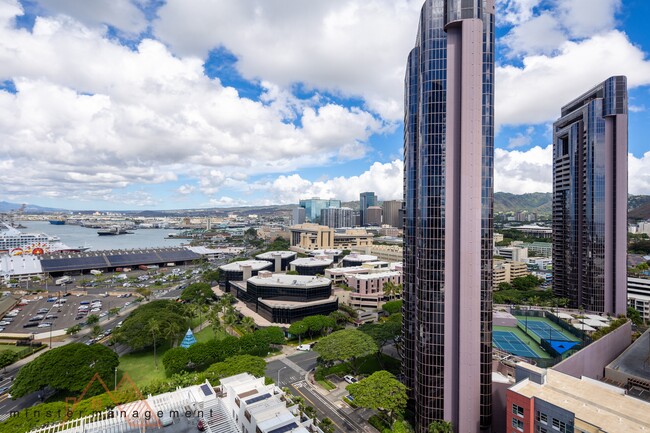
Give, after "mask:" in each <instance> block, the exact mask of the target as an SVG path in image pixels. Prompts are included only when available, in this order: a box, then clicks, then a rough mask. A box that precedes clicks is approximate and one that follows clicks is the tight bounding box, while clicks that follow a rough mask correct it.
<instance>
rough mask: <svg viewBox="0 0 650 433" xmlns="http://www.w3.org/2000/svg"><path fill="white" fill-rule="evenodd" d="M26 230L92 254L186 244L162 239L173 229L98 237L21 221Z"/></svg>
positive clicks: (76, 229) (79, 229)
mask: <svg viewBox="0 0 650 433" xmlns="http://www.w3.org/2000/svg"><path fill="white" fill-rule="evenodd" d="M20 223H21V224H22V225H23V226H25V227H26V228H24V229H19V230H20V231H22V232H23V233H46V234H48V235H50V236H58V237H59V238H60V239H61V242H63V243H64V244H66V245H67V246H69V247H71V248H77V247H84V246H85V247H89V249H90V250H92V251H98V250H117V249H121V250H123V249H137V248H153V247H176V246H179V245H181V244H184V243H188V242H189V241H188V240H187V239H165V236H167V234H169V233H173V232H174V230H173V229H142V230H131V231H132V232H133V234H128V235H117V236H99V235H98V234H97V229H91V228H85V227H81V226H76V225H67V224H65V225H60V226H58V225H53V224H50V223H49V222H47V221H21V222H20Z"/></svg>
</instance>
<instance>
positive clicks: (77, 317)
mask: <svg viewBox="0 0 650 433" xmlns="http://www.w3.org/2000/svg"><path fill="white" fill-rule="evenodd" d="M134 299H135V297H133V296H132V297H118V296H102V295H92V294H89V295H82V296H77V295H68V296H61V297H59V296H57V294H56V293H52V292H50V293H49V294H47V293H45V294H43V295H39V296H34V295H32V296H27V297H25V298H23V300H22V301H28V300H29V302H22V301H21V302H20V304H22V305H19V306H17V307H16V309H20V311H18V312H17V314H16V315H15V317H12V318H8V316H9V314H5V316H4V317H3V318H2V319H1V322H5V321H8V320H11V322H10V323H4V324H2V325H0V328H4V329H3V331H2V333H12V334H13V333H17V334H31V333H34V332H36V333H41V332H47V331H49V330H50V329H51V330H52V331H56V330H62V329H67V328H69V327H71V326H73V325H76V324H80V323H83V322H85V321H86V317H87V316H88V315H90V314H96V315H97V316H99V317H100V318H104V317H106V316H108V311H109V310H111V309H112V308H120V309H122V308H124V307H125V306H128V305H131V304H132V303H133V301H134ZM93 301H98V302H97V303H99V302H101V306H100V307H97V308H95V309H93V308H91V304H92V303H93ZM127 304H128V305H127ZM80 306H82V308H87V312H86V313H82V314H80V310H79V307H80ZM91 310H94V311H91ZM30 319H31V320H30ZM48 323H51V324H52V325H51V326H47V324H48ZM25 325H28V326H27V327H26V326H25ZM0 335H2V334H0Z"/></svg>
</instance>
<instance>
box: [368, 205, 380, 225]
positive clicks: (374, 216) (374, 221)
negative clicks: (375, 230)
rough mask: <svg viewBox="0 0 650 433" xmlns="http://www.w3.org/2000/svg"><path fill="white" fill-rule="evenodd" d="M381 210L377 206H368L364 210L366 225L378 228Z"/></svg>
mask: <svg viewBox="0 0 650 433" xmlns="http://www.w3.org/2000/svg"><path fill="white" fill-rule="evenodd" d="M381 214H382V210H381V208H380V207H379V206H370V207H368V209H366V225H367V226H380V225H381Z"/></svg>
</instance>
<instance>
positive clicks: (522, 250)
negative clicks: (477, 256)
mask: <svg viewBox="0 0 650 433" xmlns="http://www.w3.org/2000/svg"><path fill="white" fill-rule="evenodd" d="M495 255H497V256H501V257H503V258H504V259H505V260H510V261H512V262H523V263H525V262H526V261H528V248H526V247H522V246H521V245H515V244H514V243H513V244H511V245H510V246H509V247H497V248H496V251H495Z"/></svg>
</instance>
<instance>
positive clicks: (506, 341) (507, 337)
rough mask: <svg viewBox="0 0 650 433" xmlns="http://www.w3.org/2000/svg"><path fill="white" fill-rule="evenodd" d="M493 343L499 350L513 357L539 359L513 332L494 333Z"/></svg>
mask: <svg viewBox="0 0 650 433" xmlns="http://www.w3.org/2000/svg"><path fill="white" fill-rule="evenodd" d="M492 343H493V344H494V345H495V346H496V347H498V348H499V349H501V350H504V351H506V352H508V353H512V354H513V355H517V356H524V357H526V358H537V357H538V356H539V355H537V353H535V351H534V350H533V349H531V348H530V347H529V346H528V345H527V344H526V343H524V342H523V341H522V340H521V339H520V338H519V337H517V335H515V333H514V332H511V331H492Z"/></svg>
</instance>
